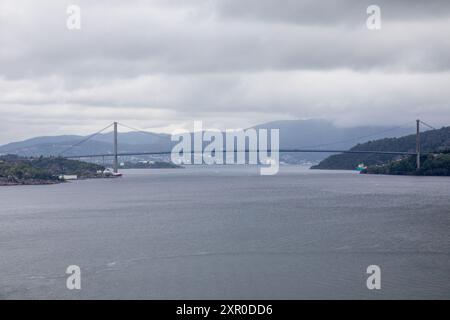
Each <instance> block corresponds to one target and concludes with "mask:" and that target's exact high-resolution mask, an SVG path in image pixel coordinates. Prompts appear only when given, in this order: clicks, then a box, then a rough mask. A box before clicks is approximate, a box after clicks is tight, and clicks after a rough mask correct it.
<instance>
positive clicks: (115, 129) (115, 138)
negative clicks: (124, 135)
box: [113, 122, 119, 173]
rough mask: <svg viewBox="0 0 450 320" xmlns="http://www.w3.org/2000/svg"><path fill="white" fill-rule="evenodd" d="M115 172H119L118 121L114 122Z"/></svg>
mask: <svg viewBox="0 0 450 320" xmlns="http://www.w3.org/2000/svg"><path fill="white" fill-rule="evenodd" d="M113 169H114V173H117V172H119V164H118V159H117V122H114V167H113Z"/></svg>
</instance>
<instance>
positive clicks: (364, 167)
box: [356, 163, 367, 172]
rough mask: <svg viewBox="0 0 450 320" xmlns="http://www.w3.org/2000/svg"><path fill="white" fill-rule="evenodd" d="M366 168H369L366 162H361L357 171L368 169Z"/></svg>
mask: <svg viewBox="0 0 450 320" xmlns="http://www.w3.org/2000/svg"><path fill="white" fill-rule="evenodd" d="M366 169H367V166H365V165H364V163H360V164H358V166H357V167H356V171H359V172H361V171H363V170H366Z"/></svg>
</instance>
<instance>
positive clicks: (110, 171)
mask: <svg viewBox="0 0 450 320" xmlns="http://www.w3.org/2000/svg"><path fill="white" fill-rule="evenodd" d="M103 175H104V176H110V177H121V176H122V174H121V173H120V172H114V170H113V169H111V168H106V169H105V170H104V171H103Z"/></svg>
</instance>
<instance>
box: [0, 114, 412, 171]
mask: <svg viewBox="0 0 450 320" xmlns="http://www.w3.org/2000/svg"><path fill="white" fill-rule="evenodd" d="M254 128H256V129H263V128H264V129H279V130H280V148H282V149H293V148H314V149H325V148H333V149H348V148H350V147H351V146H352V145H354V144H355V143H361V142H366V141H368V140H369V138H384V137H395V136H401V135H404V134H407V133H409V132H412V131H413V129H412V128H400V129H398V130H390V129H391V128H389V127H370V126H361V127H353V128H341V127H337V126H335V125H333V124H332V123H331V122H328V121H325V120H286V121H274V122H269V123H265V124H261V125H258V126H255V127H254ZM85 138H86V137H84V136H77V135H65V136H53V137H36V138H32V139H28V140H24V141H20V142H13V143H9V144H7V145H4V146H0V154H7V153H11V154H18V155H21V156H35V157H36V156H40V155H44V156H49V155H57V154H59V153H61V152H62V151H64V150H66V149H67V148H69V147H70V146H72V145H74V144H76V143H78V142H79V141H81V140H82V139H85ZM112 141H113V135H112V133H111V132H110V133H106V134H99V135H97V136H95V137H94V138H93V139H91V140H89V141H87V142H85V143H83V144H81V145H79V146H77V147H74V148H73V149H71V150H70V151H69V152H67V153H64V154H65V155H82V154H96V153H112V152H113V145H112ZM118 141H119V151H120V152H135V151H152V152H155V151H168V150H171V148H172V146H173V142H171V141H170V135H168V134H158V133H142V132H127V133H119V134H118ZM327 156H328V155H327V154H322V153H310V154H283V155H281V161H284V162H288V163H299V162H302V161H320V160H322V159H324V158H325V157H327Z"/></svg>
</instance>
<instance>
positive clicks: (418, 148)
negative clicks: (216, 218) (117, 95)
mask: <svg viewBox="0 0 450 320" xmlns="http://www.w3.org/2000/svg"><path fill="white" fill-rule="evenodd" d="M421 124H423V125H425V126H427V127H429V128H431V129H433V130H435V129H436V128H434V127H433V126H431V125H429V124H427V123H425V122H423V121H421V120H419V119H418V120H416V150H415V152H408V151H405V152H402V151H389V150H386V151H379V150H338V149H316V148H311V147H310V148H298V149H279V150H277V151H278V152H279V153H315V152H319V153H349V154H383V155H407V156H415V157H416V166H417V169H420V157H421V155H423V154H424V153H423V152H421V144H420V125H421ZM119 125H120V126H123V127H125V128H127V129H131V130H135V131H138V132H141V133H147V134H154V133H151V132H148V131H144V130H140V129H136V128H133V127H131V126H128V125H125V124H123V123H119V122H113V123H111V124H109V125H108V126H106V127H105V128H103V129H101V130H99V131H97V132H95V133H94V134H91V135H89V136H87V137H86V138H84V139H82V140H80V141H79V142H77V143H75V144H73V145H71V146H70V147H68V148H67V149H65V150H63V151H62V152H60V153H59V154H58V156H60V157H63V158H67V159H85V158H100V157H102V158H105V157H113V170H114V172H115V173H117V172H118V167H119V165H118V164H119V162H118V158H119V157H124V156H144V155H170V154H171V153H172V151H171V150H168V151H155V152H152V151H142V152H119V151H118V150H119V149H118V137H117V136H118V126H119ZM111 127H113V152H112V153H99V154H81V155H67V156H66V155H64V154H66V153H67V152H68V151H70V150H72V149H73V148H75V147H77V146H80V145H81V144H83V143H85V142H87V141H89V140H91V139H92V138H94V137H95V136H97V135H99V134H101V133H103V132H104V131H106V130H107V129H109V128H111ZM398 127H400V126H398ZM398 127H395V128H392V129H396V128H398ZM389 130H391V129H389ZM389 130H383V131H382V132H385V131H389ZM379 133H381V132H377V133H374V134H371V135H367V136H364V137H358V138H355V139H362V138H368V137H370V136H374V135H376V134H379ZM355 139H352V140H355ZM342 142H346V141H336V142H332V143H327V144H322V145H318V146H315V147H319V146H321V147H323V146H327V145H332V144H337V143H342ZM225 151H226V150H225ZM259 151H267V152H271V150H243V151H236V150H234V152H235V153H237V152H259ZM196 152H197V151H191V152H190V153H196ZM198 152H200V151H198Z"/></svg>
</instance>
